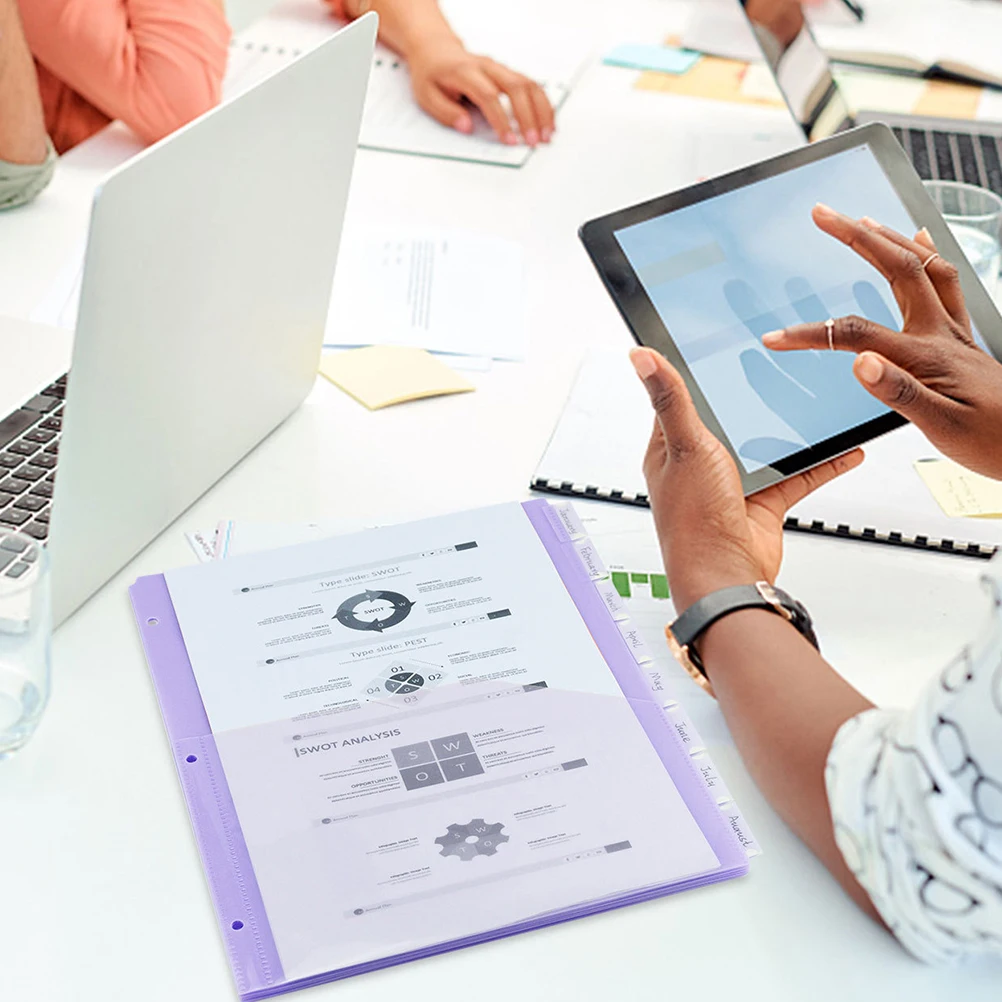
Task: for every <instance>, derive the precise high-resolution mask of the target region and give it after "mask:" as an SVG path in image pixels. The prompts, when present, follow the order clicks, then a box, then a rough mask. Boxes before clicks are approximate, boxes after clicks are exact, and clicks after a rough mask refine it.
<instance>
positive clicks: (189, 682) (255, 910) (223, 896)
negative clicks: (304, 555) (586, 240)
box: [130, 500, 748, 999]
mask: <svg viewBox="0 0 1002 1002" xmlns="http://www.w3.org/2000/svg"><path fill="white" fill-rule="evenodd" d="M522 508H523V510H524V511H525V514H526V516H527V518H528V519H529V521H530V522H531V524H532V526H533V528H534V529H535V531H536V533H537V535H538V536H539V538H540V540H541V541H542V543H543V545H544V547H545V549H546V551H547V553H548V554H549V556H550V559H551V560H552V561H553V565H554V567H555V568H556V570H557V572H558V573H559V575H560V577H561V579H562V580H563V582H564V584H565V585H566V587H567V591H568V593H569V594H570V596H571V598H572V599H573V601H574V604H575V606H576V607H577V610H578V612H579V613H580V615H581V617H582V619H583V620H584V622H585V623H586V624H587V626H588V629H589V631H590V632H591V635H592V638H593V639H594V641H595V644H596V645H597V646H598V648H599V650H600V652H601V653H602V656H603V657H604V659H605V661H606V663H607V664H608V666H609V668H610V669H611V670H612V672H613V674H614V675H615V677H616V680H617V681H618V683H619V685H620V687H621V689H622V691H623V694H624V696H625V697H626V698H627V700H629V702H630V705H631V707H632V709H633V710H634V712H635V714H636V716H637V719H638V721H639V722H640V723H641V725H642V727H643V729H644V731H645V733H646V735H647V737H648V739H649V740H650V742H651V745H652V746H653V747H654V749H655V750H656V752H657V754H658V756H659V758H660V759H661V762H662V763H663V764H664V767H665V769H666V770H667V771H668V773H669V775H670V776H671V779H672V781H673V782H674V784H675V786H676V787H677V789H678V790H679V793H680V794H681V796H682V798H683V800H684V801H685V804H686V806H687V807H688V809H689V811H690V813H691V814H692V816H693V818H694V819H695V820H696V823H697V824H698V826H699V827H700V829H701V830H702V832H703V835H704V836H705V838H706V840H707V842H708V843H709V844H710V846H711V848H712V849H713V851H714V853H715V854H716V856H717V858H718V860H719V861H720V866H719V867H718V868H717V869H714V870H712V871H710V872H707V873H702V874H698V875H696V876H692V877H688V878H686V879H683V880H681V881H678V882H675V883H671V884H666V885H662V886H653V887H652V886H647V887H643V888H641V889H639V890H635V891H630V892H626V893H623V894H621V895H618V896H616V897H612V898H610V897H605V898H602V899H600V900H597V901H590V902H586V903H584V904H581V905H578V906H575V907H571V908H566V909H563V910H559V911H554V912H549V913H547V914H545V915H542V916H534V917H532V918H529V919H527V920H525V921H522V922H519V923H516V924H513V925H506V926H504V927H502V928H497V929H492V930H489V931H487V932H481V933H477V934H475V935H470V936H467V937H463V938H461V939H457V940H452V941H449V942H443V943H438V944H435V945H432V946H428V947H425V948H422V949H418V950H412V951H409V952H405V953H396V954H393V955H388V956H386V957H383V958H380V959H378V960H374V961H370V962H368V963H364V964H357V965H353V966H350V967H345V968H342V969H340V970H334V971H329V972H327V973H324V974H318V975H316V976H314V977H310V978H301V979H298V980H294V981H290V980H287V979H286V977H285V975H284V973H283V970H282V962H281V958H280V957H279V955H278V950H277V948H276V946H275V941H274V938H273V936H272V933H271V930H270V927H269V924H268V915H267V911H266V909H265V904H264V901H263V900H262V897H261V893H260V891H259V889H258V885H257V881H256V879H255V876H254V869H253V867H252V865H251V860H250V856H249V854H248V851H247V846H246V843H245V841H244V837H243V835H242V833H241V829H240V820H239V818H238V817H237V815H236V811H235V809H234V805H233V801H232V799H231V796H230V793H229V788H228V786H227V781H226V776H225V774H224V772H223V768H222V764H221V761H220V758H219V755H218V753H217V751H216V743H215V740H214V738H213V735H212V731H211V729H210V727H209V721H208V718H207V716H206V713H205V708H204V707H203V705H202V699H201V696H200V694H199V690H198V685H197V683H196V681H195V676H194V673H193V671H192V667H191V662H190V661H189V659H188V653H187V651H186V650H185V645H184V640H183V638H182V635H181V629H180V626H179V624H178V621H177V618H176V616H175V614H174V607H173V604H172V602H171V597H170V593H169V592H168V589H167V583H166V580H165V579H164V577H163V575H155V576H151V577H144V578H140V579H139V580H137V581H136V583H135V584H134V585H133V586H132V587H131V589H130V595H131V597H132V604H133V609H134V611H135V615H136V620H137V623H138V625H139V631H140V635H141V637H142V641H143V647H144V649H145V651H146V658H147V661H148V663H149V667H150V673H151V675H152V677H153V682H154V685H155V687H156V692H157V697H158V699H159V701H160V709H161V712H162V714H163V719H164V725H165V727H166V728H167V734H168V736H169V738H170V741H171V746H172V748H173V752H174V764H175V766H176V767H177V771H178V775H179V777H180V780H181V786H182V788H183V790H184V796H185V799H186V800H187V803H188V812H189V814H190V816H191V823H192V827H193V829H194V834H195V838H196V841H197V843H198V850H199V853H200V855H201V858H202V865H203V867H204V869H205V875H206V879H207V881H208V884H209V890H210V893H211V895H212V900H213V904H214V906H215V909H216V916H217V919H218V921H219V928H220V932H221V934H222V937H223V942H224V943H225V945H226V951H227V953H228V955H229V958H230V965H231V967H232V969H233V977H234V980H235V981H236V986H237V991H238V992H239V994H240V997H241V998H242V999H262V998H267V997H269V996H272V995H278V994H280V993H282V992H288V991H293V990H295V989H298V988H305V987H309V986H311V985H316V984H321V983H324V982H328V981H335V980H337V979H340V978H346V977H351V976H352V975H355V974H364V973H366V972H368V971H371V970H376V969H379V968H382V967H388V966H390V965H392V964H400V963H404V962H405V961H408V960H417V959H419V958H422V957H428V956H432V955H434V954H437V953H444V952H446V951H448V950H455V949H459V948H461V947H466V946H474V945H475V944H477V943H483V942H487V941H489V940H492V939H498V938H500V937H502V936H511V935H513V934H515V933H521V932H529V931H530V930H532V929H537V928H540V927H542V926H546V925H553V924H555V923H557V922H565V921H567V920H568V919H575V918H580V917H582V916H585V915H591V914H594V913H596V912H602V911H607V910H609V909H612V908H618V907H621V906H623V905H630V904H634V903H636V902H640V901H647V900H649V899H651V898H656V897H661V896H664V895H667V894H673V893H675V892H676V891H684V890H688V889H690V888H694V887H701V886H703V885H705V884H711V883H715V882H717V881H721V880H727V879H730V878H731V877H738V876H741V875H743V874H744V873H746V872H747V870H748V858H747V855H746V853H745V850H744V849H743V848H742V846H741V844H740V843H739V841H738V839H737V837H736V836H735V834H734V832H733V831H732V830H731V829H730V827H729V826H728V824H727V822H726V820H725V819H724V817H723V815H722V814H721V812H720V810H719V808H718V807H717V804H716V802H715V801H714V799H713V797H712V796H711V795H710V793H709V791H708V790H707V788H706V787H705V785H704V784H703V782H702V780H701V778H700V776H699V773H698V771H697V769H696V766H695V765H694V764H693V762H692V761H691V759H690V756H689V754H688V752H687V751H686V749H685V746H684V745H683V743H682V740H681V738H680V737H679V735H678V733H677V732H676V730H675V728H674V727H673V726H672V724H671V723H670V721H669V719H668V717H667V715H666V713H665V711H664V709H663V708H662V706H661V704H660V702H659V701H658V700H657V697H656V694H655V693H654V692H653V691H652V690H651V688H650V685H649V683H648V680H647V677H646V675H645V673H644V671H643V669H642V668H641V667H640V666H639V665H638V664H637V662H636V661H635V660H634V657H633V655H632V654H631V653H630V650H629V648H628V647H627V644H626V641H625V640H624V639H623V636H622V634H621V633H620V630H619V627H618V626H617V625H616V622H615V620H614V619H613V617H612V614H611V613H610V612H609V610H608V608H607V607H606V605H605V602H604V601H603V599H602V597H601V595H600V594H599V592H598V590H597V589H596V588H595V586H594V584H593V582H592V579H591V577H590V576H589V574H588V572H587V570H586V569H585V567H584V565H583V564H582V562H581V558H580V557H579V555H578V552H577V549H576V547H575V544H574V542H573V541H572V540H571V537H570V536H569V535H568V532H567V530H566V529H565V528H564V524H563V523H562V522H561V520H560V519H559V517H558V516H557V513H556V511H555V510H554V509H553V508H552V507H551V506H550V504H549V503H548V502H546V501H545V500H533V501H527V502H525V503H523V505H522Z"/></svg>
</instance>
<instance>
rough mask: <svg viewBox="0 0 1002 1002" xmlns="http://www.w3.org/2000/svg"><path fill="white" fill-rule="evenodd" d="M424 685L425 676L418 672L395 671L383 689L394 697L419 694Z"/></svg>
mask: <svg viewBox="0 0 1002 1002" xmlns="http://www.w3.org/2000/svg"><path fill="white" fill-rule="evenodd" d="M423 685H424V675H419V674H418V673H417V672H416V671H407V670H406V669H404V670H401V671H395V672H394V673H393V674H392V675H391V676H390V677H389V678H388V679H387V680H386V681H385V682H384V683H383V688H384V689H385V690H386V691H387V692H389V693H393V694H394V695H395V694H397V693H399V694H400V695H401V696H405V695H407V693H409V692H417V691H418V689H420V688H421V687H422V686H423Z"/></svg>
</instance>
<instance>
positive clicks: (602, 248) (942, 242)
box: [578, 123, 1002, 495]
mask: <svg viewBox="0 0 1002 1002" xmlns="http://www.w3.org/2000/svg"><path fill="white" fill-rule="evenodd" d="M859 146H868V147H869V148H870V150H871V151H872V152H873V155H874V157H875V158H876V160H877V162H878V163H879V164H880V166H881V168H882V169H883V171H884V173H885V174H886V175H887V178H888V180H889V181H890V182H891V185H892V187H893V188H894V190H895V191H896V192H897V194H898V197H899V198H900V199H901V202H902V204H903V205H904V207H905V209H906V210H907V212H908V213H909V215H910V216H911V217H912V219H913V220H914V222H915V229H916V230H918V229H920V228H921V227H923V226H925V227H926V228H927V229H928V230H929V233H930V235H931V236H932V238H933V240H934V241H935V243H936V247H937V249H938V250H939V253H940V254H941V255H942V256H943V257H944V258H946V260H948V261H951V262H952V263H953V264H955V265H956V266H957V268H958V269H959V272H960V282H961V286H962V288H963V290H964V295H965V297H966V299H967V308H968V311H969V312H970V315H971V319H972V321H973V322H974V325H975V327H976V328H977V329H978V332H979V333H980V335H981V337H982V338H983V340H984V341H985V343H986V344H987V345H988V346H989V348H990V349H991V352H992V354H993V355H994V356H995V357H996V358H998V359H1000V360H1002V317H1000V315H999V311H998V309H997V308H996V306H995V304H994V303H993V302H992V300H991V297H990V296H989V295H988V293H987V291H986V290H985V287H984V286H983V285H982V284H981V280H980V279H979V278H978V277H977V275H976V274H975V272H974V269H973V268H972V267H971V265H970V264H969V263H968V261H967V258H966V257H965V256H964V253H963V251H962V250H961V249H960V246H959V245H958V243H957V241H956V239H955V238H954V236H953V234H952V233H951V232H950V230H949V227H948V226H947V225H946V223H945V221H944V220H943V217H942V216H941V215H940V213H939V210H938V209H937V208H936V205H935V203H934V202H933V201H932V199H931V198H930V197H929V195H928V193H927V192H926V190H925V188H924V187H923V185H922V180H921V178H920V177H919V176H918V174H916V173H915V169H914V168H913V167H912V165H911V163H910V162H909V160H908V158H907V157H906V156H905V153H904V150H902V149H901V146H900V145H899V144H898V141H897V140H896V139H895V138H894V134H893V133H892V132H891V130H890V129H889V128H888V127H887V126H886V125H883V124H882V123H872V124H868V125H863V126H859V127H858V128H855V129H851V130H848V131H846V132H842V133H839V134H838V135H836V136H832V137H831V138H830V139H825V140H822V141H820V142H817V143H813V144H811V145H810V146H802V147H800V148H798V149H795V150H792V151H791V152H789V153H783V154H781V155H780V156H777V157H772V158H770V159H768V160H764V161H762V162H761V163H757V164H752V165H751V166H749V167H744V168H742V169H741V170H737V171H733V172H732V173H730V174H724V175H722V176H721V177H717V178H712V179H710V180H709V181H703V182H701V183H699V184H695V185H692V186H691V187H689V188H683V189H681V190H680V191H675V192H671V193H670V194H667V195H663V196H661V197H660V198H655V199H652V200H651V201H649V202H642V203H641V204H639V205H634V206H631V207H629V208H626V209H621V210H620V211H618V212H613V213H610V214H609V215H606V216H600V217H599V218H597V219H592V220H590V221H589V222H587V223H585V224H584V225H583V226H582V227H581V228H580V230H579V231H578V235H579V236H580V238H581V241H582V243H583V244H584V246H585V250H586V251H587V252H588V255H589V257H590V258H591V260H592V263H593V264H594V265H595V268H596V270H597V271H598V273H599V276H600V277H601V279H602V281H603V283H604V284H605V287H606V289H607V290H608V292H609V295H610V296H611V297H612V300H613V302H614V303H615V304H616V307H617V308H618V309H619V312H620V314H621V315H622V317H623V319H624V320H625V321H626V325H627V326H628V327H629V328H630V331H631V332H632V334H633V336H634V338H635V339H636V340H637V342H638V343H639V344H642V345H645V346H647V347H651V348H655V349H657V350H658V351H660V352H661V354H662V355H664V356H665V358H667V359H668V361H669V362H671V364H672V365H674V366H675V368H676V369H678V371H679V372H680V373H681V375H682V377H683V379H684V380H685V382H686V385H687V386H688V387H689V392H690V393H691V394H692V399H693V402H694V403H695V405H696V410H697V411H698V412H699V416H700V417H701V418H702V419H703V421H704V422H705V423H706V425H707V427H708V428H709V429H710V431H711V432H713V434H714V435H715V436H716V437H717V438H718V439H720V441H721V442H723V444H724V446H725V447H726V448H727V450H728V452H730V454H731V455H732V456H733V458H734V461H735V463H736V464H737V467H738V472H739V473H740V474H741V485H742V488H743V489H744V493H745V494H746V495H747V494H753V493H754V492H755V491H759V490H762V489H763V488H764V487H768V486H770V485H772V484H775V483H778V482H779V481H781V480H785V479H786V478H787V477H791V476H794V475H795V474H797V473H800V472H802V471H803V470H806V469H809V468H810V467H812V466H817V465H818V464H819V463H823V462H825V460H828V459H831V458H832V457H834V456H838V455H841V454H843V453H845V452H849V451H850V450H851V449H854V448H856V447H857V446H859V445H862V444H863V443H865V442H868V441H870V440H872V439H874V438H876V437H877V436H878V435H883V434H885V433H886V432H889V431H892V430H894V429H895V428H898V427H900V426H901V425H903V424H907V421H906V420H905V418H903V417H901V416H900V415H899V414H897V413H895V412H893V411H892V412H891V413H889V414H885V415H882V416H880V417H877V418H873V419H872V420H870V421H866V422H864V423H863V424H860V425H856V426H855V427H853V428H850V429H848V430H846V431H844V432H841V433H840V434H838V435H835V436H833V437H832V438H828V439H825V440H824V441H823V442H819V443H818V444H817V445H814V446H809V447H807V448H805V449H802V450H801V451H799V452H796V453H793V454H792V455H790V456H787V457H785V458H784V459H781V460H778V461H777V462H775V463H773V464H771V465H769V466H766V467H763V468H761V469H758V470H756V471H754V472H753V473H748V472H746V470H745V468H744V464H743V462H742V460H741V458H740V457H739V456H738V455H737V453H736V452H735V450H734V448H733V446H732V445H731V442H730V440H729V439H728V437H727V435H726V434H725V433H724V430H723V428H722V427H721V426H720V423H719V421H718V420H717V417H716V415H715V414H714V412H713V409H712V408H711V407H710V405H709V403H708V401H707V400H706V397H705V396H704V395H703V393H702V391H701V390H700V388H699V385H698V384H697V382H696V380H695V379H694V378H693V376H692V373H691V372H690V370H689V367H688V365H687V364H686V362H685V359H684V358H683V357H682V354H681V352H680V351H679V350H678V348H677V346H676V345H675V342H674V340H673V339H672V336H671V333H670V332H669V331H668V329H667V327H666V326H665V324H664V323H663V321H662V320H661V317H660V316H659V314H658V312H657V310H656V309H655V307H654V304H653V303H652V302H651V300H650V299H649V298H648V296H647V293H646V292H645V291H644V288H643V286H642V285H641V283H640V280H639V278H638V277H637V275H636V272H635V271H634V270H633V267H632V266H631V264H630V262H629V261H628V260H627V257H626V255H625V254H624V252H623V249H622V248H621V247H620V245H619V242H618V241H617V240H616V237H615V233H616V232H617V231H618V230H623V229H626V228H627V227H629V226H634V225H636V224H637V223H642V222H645V221H646V220H648V219H653V218H655V217H657V216H663V215H666V214H667V213H670V212H674V211H676V210H678V209H683V208H685V207H686V206H689V205H694V204H696V203H698V202H703V201H706V200H707V199H711V198H715V197H717V196H718V195H723V194H726V193H727V192H729V191H734V190H736V189H738V188H744V187H747V186H748V185H750V184H754V183H756V182H758V181H764V180H765V179H766V178H770V177H775V176H776V175H778V174H784V173H786V172H788V171H791V170H796V169H797V168H799V167H803V166H804V165H805V164H809V163H813V162H814V161H816V160H823V159H825V158H827V157H830V156H833V155H834V154H837V153H842V152H844V151H845V150H850V149H854V148H856V147H859Z"/></svg>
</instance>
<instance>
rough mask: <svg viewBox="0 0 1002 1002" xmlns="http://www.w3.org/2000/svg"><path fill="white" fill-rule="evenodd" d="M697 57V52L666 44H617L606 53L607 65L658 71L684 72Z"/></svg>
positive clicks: (605, 61)
mask: <svg viewBox="0 0 1002 1002" xmlns="http://www.w3.org/2000/svg"><path fill="white" fill-rule="evenodd" d="M697 59H699V53H698V52H692V51H690V50H689V49H673V48H671V47H670V46H667V45H637V44H628V45H619V46H617V47H616V48H615V49H613V50H612V52H609V53H606V56H605V59H603V60H602V61H603V62H604V63H605V64H606V65H607V66H625V67H626V68H627V69H631V70H657V71H658V72H659V73H685V72H686V70H688V69H690V68H691V67H692V65H693V63H695V62H696V60H697Z"/></svg>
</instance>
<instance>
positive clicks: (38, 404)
mask: <svg viewBox="0 0 1002 1002" xmlns="http://www.w3.org/2000/svg"><path fill="white" fill-rule="evenodd" d="M58 406H59V397H47V396H45V395H44V394H42V393H39V394H38V396H37V397H32V398H31V399H30V400H29V401H28V402H27V403H26V404H24V407H26V408H27V409H28V410H29V411H38V413H39V414H48V412H49V411H51V410H54V409H55V408H56V407H58Z"/></svg>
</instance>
